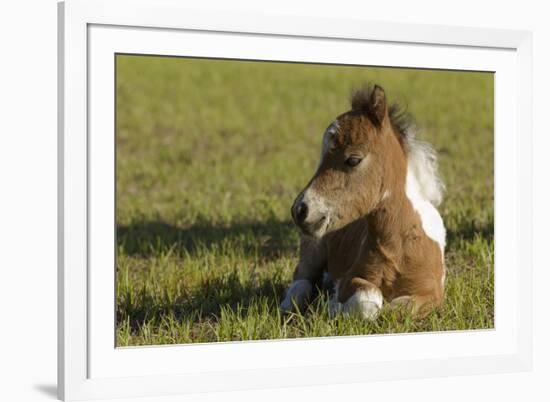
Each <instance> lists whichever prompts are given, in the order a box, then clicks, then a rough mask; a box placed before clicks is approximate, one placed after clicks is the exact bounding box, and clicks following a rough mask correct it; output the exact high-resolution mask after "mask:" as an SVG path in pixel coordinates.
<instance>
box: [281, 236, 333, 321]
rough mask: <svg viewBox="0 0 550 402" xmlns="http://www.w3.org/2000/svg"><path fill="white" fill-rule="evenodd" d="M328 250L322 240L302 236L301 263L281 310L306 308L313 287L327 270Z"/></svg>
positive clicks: (295, 272)
mask: <svg viewBox="0 0 550 402" xmlns="http://www.w3.org/2000/svg"><path fill="white" fill-rule="evenodd" d="M326 262H327V257H326V248H325V245H324V244H323V241H322V239H313V238H311V237H306V236H301V238H300V261H299V262H298V265H297V266H296V269H295V270H294V280H293V282H292V283H291V284H290V286H289V288H288V289H287V291H286V294H285V298H284V299H283V301H282V302H281V309H282V310H284V311H291V310H292V308H293V306H294V305H295V306H296V307H298V309H300V310H302V309H304V308H305V306H306V304H307V302H308V300H309V299H310V298H311V295H312V293H313V285H314V284H315V283H316V282H318V281H319V279H320V278H321V277H322V275H323V271H324V270H325V269H326Z"/></svg>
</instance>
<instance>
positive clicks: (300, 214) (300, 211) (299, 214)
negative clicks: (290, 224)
mask: <svg viewBox="0 0 550 402" xmlns="http://www.w3.org/2000/svg"><path fill="white" fill-rule="evenodd" d="M307 212H308V208H307V204H306V203H305V202H303V201H301V202H300V203H299V204H298V205H297V206H296V220H297V221H298V223H302V222H304V221H305V220H306V218H307Z"/></svg>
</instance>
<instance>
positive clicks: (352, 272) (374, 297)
mask: <svg viewBox="0 0 550 402" xmlns="http://www.w3.org/2000/svg"><path fill="white" fill-rule="evenodd" d="M351 106H352V108H351V111H349V112H347V113H344V114H342V115H340V116H338V117H337V118H336V120H335V121H334V122H333V123H332V124H331V125H330V126H329V127H328V128H327V130H326V132H325V134H324V138H323V146H322V152H321V161H320V164H319V167H318V168H317V171H316V172H315V174H314V176H313V178H312V179H311V180H310V182H309V183H308V185H307V186H306V187H305V189H304V190H303V191H302V192H301V193H300V194H299V195H298V197H297V198H296V200H295V201H294V204H293V206H292V211H291V212H292V217H293V219H294V222H295V223H296V224H297V225H298V226H299V228H300V229H301V231H302V236H301V241H300V260H299V263H298V265H297V267H296V269H295V272H294V282H293V283H292V284H291V286H290V287H289V289H288V290H287V293H286V296H285V298H284V300H283V302H282V304H281V308H282V309H284V310H290V309H292V306H293V304H296V305H297V307H299V308H303V307H305V305H306V303H307V301H308V299H309V298H310V296H311V294H312V291H313V286H314V284H316V283H319V281H320V278H322V277H323V275H324V274H328V275H329V277H330V279H331V280H332V281H334V295H333V296H332V299H331V301H330V304H329V305H330V312H331V313H332V314H335V313H339V312H343V313H348V314H354V315H358V316H360V317H363V318H367V319H373V318H375V317H376V316H377V314H378V312H379V310H380V308H381V307H382V304H383V300H386V301H387V302H390V303H391V304H392V305H406V306H408V307H409V308H410V309H412V311H413V313H415V314H419V313H420V314H424V313H425V312H428V311H429V309H430V308H432V307H434V306H437V305H438V304H440V303H441V302H442V300H443V286H444V281H445V263H444V248H445V228H444V226H443V220H442V219H441V216H440V215H439V213H438V212H437V210H436V208H435V206H434V205H438V204H439V202H440V201H441V193H442V188H443V185H442V183H441V181H440V180H439V178H438V176H437V164H436V158H435V153H434V151H433V149H432V148H431V147H430V146H429V145H427V144H425V143H422V142H419V141H417V140H415V139H414V135H413V134H412V132H411V131H412V130H411V127H410V126H411V125H410V123H409V122H408V121H407V119H406V115H403V114H400V113H399V111H398V109H397V107H396V106H395V105H392V106H391V107H389V108H388V106H387V102H386V96H385V93H384V90H383V89H382V88H381V87H379V86H375V87H374V88H372V87H366V88H363V89H362V90H359V91H357V92H356V93H355V94H354V96H353V98H352V105H351Z"/></svg>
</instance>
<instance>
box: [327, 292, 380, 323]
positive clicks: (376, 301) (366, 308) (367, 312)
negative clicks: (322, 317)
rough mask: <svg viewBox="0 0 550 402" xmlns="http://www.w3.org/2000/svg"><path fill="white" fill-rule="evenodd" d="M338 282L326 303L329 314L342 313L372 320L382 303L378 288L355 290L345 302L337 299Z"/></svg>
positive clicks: (332, 315)
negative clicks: (327, 303)
mask: <svg viewBox="0 0 550 402" xmlns="http://www.w3.org/2000/svg"><path fill="white" fill-rule="evenodd" d="M338 284H339V283H336V285H335V290H336V291H335V293H334V296H333V297H332V298H331V299H330V301H329V305H328V311H329V316H331V317H334V316H335V315H336V314H340V313H344V314H349V315H353V316H357V317H359V318H363V319H367V320H374V319H375V318H376V317H378V313H379V312H380V309H381V308H382V304H383V303H384V297H383V296H382V292H381V291H380V290H379V289H368V290H361V289H360V290H357V291H356V292H355V293H354V294H353V296H351V297H350V298H349V299H348V300H347V301H346V302H345V303H340V302H339V301H338Z"/></svg>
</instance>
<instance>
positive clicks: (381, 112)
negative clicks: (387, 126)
mask: <svg viewBox="0 0 550 402" xmlns="http://www.w3.org/2000/svg"><path fill="white" fill-rule="evenodd" d="M370 105H371V110H372V112H373V115H374V116H373V117H375V118H376V120H377V122H376V123H378V125H380V126H381V125H382V122H383V121H384V117H385V116H386V93H385V92H384V89H382V87H380V86H378V85H375V86H374V89H373V90H372V92H371V95H370Z"/></svg>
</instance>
